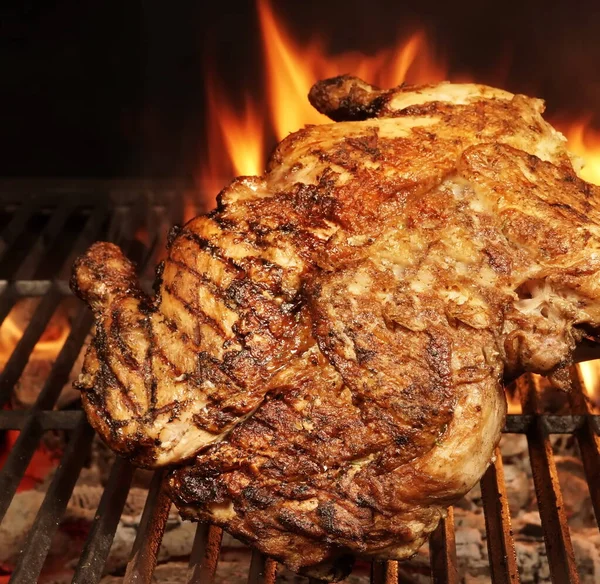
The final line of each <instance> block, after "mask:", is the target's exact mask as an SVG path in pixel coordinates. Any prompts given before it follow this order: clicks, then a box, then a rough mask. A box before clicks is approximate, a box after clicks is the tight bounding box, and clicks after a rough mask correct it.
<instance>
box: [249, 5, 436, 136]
mask: <svg viewBox="0 0 600 584" xmlns="http://www.w3.org/2000/svg"><path fill="white" fill-rule="evenodd" d="M258 11H259V16H260V24H261V32H262V40H263V48H264V52H265V56H266V64H267V72H268V86H269V101H270V113H271V123H272V125H273V128H274V129H275V133H276V136H277V138H278V139H279V140H282V139H283V138H285V136H287V135H288V134H289V133H290V132H295V131H296V130H298V129H300V128H302V127H303V126H305V125H307V124H323V123H326V122H328V121H329V120H328V118H326V117H325V116H324V115H322V114H320V113H319V112H317V111H316V110H315V109H314V108H313V107H312V106H311V105H310V104H309V102H308V100H307V95H308V92H309V90H310V88H311V87H312V85H313V84H314V83H315V81H318V80H319V79H325V78H327V77H335V76H336V75H342V74H344V73H352V75H356V76H357V77H361V78H363V79H366V80H368V81H369V82H371V83H373V84H375V85H380V86H381V87H394V86H396V85H399V84H400V83H403V82H405V81H408V82H410V83H431V82H435V81H443V80H444V79H445V77H446V74H447V67H446V66H445V64H444V63H443V62H441V61H440V60H439V59H437V58H436V57H435V55H434V51H433V49H432V48H431V46H430V45H429V44H428V42H427V38H426V36H425V34H424V32H423V31H417V32H416V33H414V34H413V35H412V36H411V37H410V38H409V39H408V40H407V41H404V42H401V43H398V45H397V46H396V47H394V48H392V49H384V50H381V51H379V52H377V53H376V54H375V55H364V54H362V53H359V52H356V51H353V52H346V53H342V54H340V55H328V54H327V53H326V50H325V47H324V45H323V43H322V42H321V41H319V40H318V39H315V40H313V41H311V42H309V43H308V44H307V46H305V47H300V46H299V45H298V44H297V43H296V42H295V41H294V40H293V38H292V37H291V36H290V34H289V33H288V32H287V31H285V30H284V28H283V27H282V25H281V23H279V22H278V21H277V19H276V18H275V15H274V13H273V10H272V8H271V5H270V4H269V2H268V1H267V0H259V3H258Z"/></svg>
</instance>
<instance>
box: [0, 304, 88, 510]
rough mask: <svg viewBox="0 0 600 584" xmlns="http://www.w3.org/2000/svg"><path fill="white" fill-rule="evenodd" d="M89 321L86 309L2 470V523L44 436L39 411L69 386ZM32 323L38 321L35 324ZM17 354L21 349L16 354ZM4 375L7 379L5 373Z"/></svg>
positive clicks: (68, 338) (0, 489)
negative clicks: (72, 369) (68, 381)
mask: <svg viewBox="0 0 600 584" xmlns="http://www.w3.org/2000/svg"><path fill="white" fill-rule="evenodd" d="M36 314H37V311H36ZM90 318H91V317H90V315H89V314H88V313H87V311H86V310H85V309H82V310H81V311H80V313H79V318H78V319H77V321H76V323H75V325H74V326H73V328H72V329H71V332H70V333H69V336H68V337H67V340H66V341H65V344H64V345H63V347H62V349H61V351H60V353H59V355H58V357H57V359H56V361H55V363H54V366H53V367H52V370H51V372H50V375H49V376H48V379H47V380H46V383H45V384H44V387H43V389H42V391H41V393H40V395H39V397H38V399H37V400H36V403H35V404H34V406H33V407H32V408H31V409H30V410H29V417H28V419H27V420H26V421H25V423H24V425H23V428H22V430H21V433H20V434H19V437H18V438H17V441H16V443H15V445H14V447H13V449H12V450H11V452H10V454H9V455H8V459H7V460H6V462H5V464H4V466H3V467H2V469H1V470H0V493H2V498H0V522H2V519H4V515H5V514H6V510H7V509H8V506H9V505H10V501H11V500H12V498H13V496H14V494H15V493H16V491H17V487H18V486H19V482H20V481H21V479H22V478H23V475H24V474H25V471H26V470H27V466H28V464H29V461H30V460H31V457H32V456H33V453H34V452H35V449H36V448H37V445H38V442H39V441H40V438H41V436H42V434H43V432H44V427H43V425H42V424H41V423H40V420H39V419H38V413H39V412H40V410H43V409H50V408H52V406H53V405H54V402H55V401H56V399H57V398H58V395H59V393H60V391H61V389H62V388H63V386H64V384H65V383H66V382H67V380H68V378H69V372H70V371H71V368H72V367H73V364H74V362H75V360H76V359H77V355H78V354H79V350H80V349H81V346H82V344H83V341H84V340H85V336H86V334H87V331H88V330H89V327H90ZM33 322H37V321H35V320H32V323H33ZM30 326H31V325H30ZM28 330H29V328H28ZM17 350H18V347H17V349H16V350H15V352H16V351H17ZM13 355H14V353H13ZM5 372H6V370H5ZM2 375H3V376H4V373H3V374H2ZM17 379H18V377H17ZM10 387H12V385H11V386H10Z"/></svg>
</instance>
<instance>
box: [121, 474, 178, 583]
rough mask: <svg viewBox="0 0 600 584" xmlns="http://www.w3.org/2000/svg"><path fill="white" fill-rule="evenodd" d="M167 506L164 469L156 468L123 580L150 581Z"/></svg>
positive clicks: (168, 504) (164, 523) (169, 503)
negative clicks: (157, 469)
mask: <svg viewBox="0 0 600 584" xmlns="http://www.w3.org/2000/svg"><path fill="white" fill-rule="evenodd" d="M170 508H171V501H170V499H169V497H168V496H167V493H166V490H165V483H164V471H157V472H155V473H154V477H153V478H152V483H151V484H150V489H149V491H148V498H147V499H146V504H145V505H144V512H143V513H142V520H141V521H140V525H139V528H138V532H137V535H136V538H135V542H134V543H133V547H132V549H131V555H130V560H129V563H128V564H127V570H126V572H125V578H124V579H123V583H124V584H134V583H135V584H138V583H139V584H149V583H150V582H151V581H152V573H153V572H154V567H155V566H156V556H157V554H158V550H159V548H160V542H161V540H162V536H163V533H164V531H165V527H166V525H167V518H168V516H169V509H170Z"/></svg>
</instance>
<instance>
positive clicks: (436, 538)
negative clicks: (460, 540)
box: [429, 507, 458, 584]
mask: <svg viewBox="0 0 600 584" xmlns="http://www.w3.org/2000/svg"><path fill="white" fill-rule="evenodd" d="M429 556H430V562H431V572H432V582H433V583H434V584H458V568H457V560H456V542H455V540H454V510H453V509H452V507H449V508H448V515H447V516H446V517H445V518H443V519H442V520H441V521H440V524H439V525H438V526H437V528H436V530H435V531H434V532H433V533H432V534H431V537H430V539H429Z"/></svg>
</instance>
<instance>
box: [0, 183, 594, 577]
mask: <svg viewBox="0 0 600 584" xmlns="http://www.w3.org/2000/svg"><path fill="white" fill-rule="evenodd" d="M36 188H39V187H36ZM9 190H10V191H11V192H12V194H9V195H4V196H3V198H2V205H1V206H2V209H1V211H0V212H1V213H3V215H2V217H1V219H2V222H0V226H2V227H1V229H2V231H1V233H0V322H3V321H4V319H5V318H6V316H7V315H8V314H9V312H10V310H11V309H12V307H13V306H14V305H15V303H16V302H17V301H18V300H19V299H20V298H23V297H29V296H37V297H39V298H40V299H41V301H40V303H39V304H38V306H37V308H36V310H35V313H34V315H33V317H32V319H31V322H30V323H29V325H28V326H27V328H26V330H25V332H24V334H23V337H22V338H21V340H20V341H19V342H18V344H17V346H16V347H15V349H14V351H13V352H12V354H11V355H10V358H9V360H8V362H7V363H6V366H5V368H4V370H3V371H2V373H1V374H0V408H2V407H4V406H5V405H6V404H7V402H8V400H9V399H10V395H11V392H12V390H13V387H14V385H15V383H16V382H17V381H18V380H19V377H20V376H21V374H22V372H23V370H24V368H25V365H26V364H27V361H28V358H29V356H30V354H31V352H32V350H33V348H34V347H35V345H36V342H37V341H38V340H39V338H40V336H41V335H42V333H43V331H44V329H45V327H46V325H47V324H48V322H49V320H50V318H51V316H52V314H53V313H54V311H55V310H56V309H57V307H58V305H59V303H60V301H61V299H62V298H63V297H65V296H67V295H69V294H70V291H69V289H68V278H69V272H70V266H71V263H72V261H73V259H74V257H75V256H76V255H77V254H79V253H81V252H82V251H83V250H84V249H85V248H86V247H87V246H88V245H89V244H90V243H91V242H92V241H94V240H96V239H98V238H105V239H109V240H112V241H115V242H118V243H120V244H121V245H122V246H123V247H124V249H125V250H126V252H127V253H128V254H129V256H130V257H131V258H132V259H134V260H135V261H137V262H138V265H139V266H140V273H141V277H142V281H143V282H144V287H145V288H149V287H150V286H151V281H152V269H153V265H152V264H153V261H152V260H153V251H154V250H155V249H157V247H160V245H161V241H162V239H161V238H163V237H164V234H165V233H166V230H167V228H168V226H170V225H171V224H173V223H176V222H180V221H181V219H182V214H183V209H182V201H183V197H182V194H181V188H180V187H177V188H175V187H170V188H165V189H163V190H162V192H161V193H160V194H159V195H156V193H155V191H148V190H146V189H144V188H142V187H138V188H132V186H131V185H127V186H126V187H123V186H121V187H119V188H116V187H115V185H111V186H110V188H107V186H106V185H98V184H93V185H87V186H86V187H85V188H82V187H81V186H80V185H79V186H72V187H69V188H67V189H65V188H64V186H63V187H62V188H60V189H57V188H50V189H48V188H47V187H45V189H44V190H45V191H50V192H49V193H46V194H44V195H43V196H42V195H39V194H36V196H35V197H34V196H26V195H25V193H26V192H27V190H29V191H30V189H26V190H24V189H23V187H22V185H20V188H19V189H17V190H14V189H12V190H11V189H9ZM40 224H42V225H43V227H42V228H41V230H40V229H39V225H40ZM73 226H75V227H73ZM67 227H68V228H67ZM140 229H142V230H145V231H144V233H145V237H144V238H143V239H145V240H146V244H145V245H142V244H141V243H140V242H139V241H137V240H136V238H135V234H136V233H138V232H139V230H140ZM65 241H66V243H65ZM91 324H92V319H91V315H90V313H89V312H88V311H87V309H85V308H83V307H81V308H80V310H79V312H78V314H77V316H76V318H75V319H74V322H73V325H72V328H71V332H70V334H69V337H68V339H67V341H66V342H65V344H64V346H63V348H62V350H61V352H60V354H59V355H58V357H57V359H56V361H55V363H54V364H53V367H52V370H51V372H50V374H49V376H48V377H47V379H46V380H45V382H44V385H43V387H42V389H41V392H40V394H39V397H38V399H37V401H36V403H35V405H34V406H33V407H32V408H30V409H29V410H26V411H10V410H1V409H0V432H1V431H3V430H19V431H20V434H19V437H18V440H17V442H16V444H15V445H14V447H13V448H12V450H11V452H10V453H9V455H8V458H7V460H6V461H5V463H4V465H3V466H2V468H1V469H0V521H2V520H3V519H4V516H5V514H6V511H7V509H8V507H9V505H10V503H11V501H12V499H13V496H14V494H15V493H16V490H17V487H18V485H19V482H20V481H21V479H22V478H23V475H24V473H25V471H26V469H27V466H28V463H29V461H30V460H31V457H32V455H33V453H34V451H35V450H36V448H37V447H38V444H39V442H40V440H41V437H42V435H43V433H44V432H45V431H47V430H67V431H69V432H70V433H71V439H70V440H69V442H68V446H67V448H66V450H65V452H64V454H63V457H62V460H61V462H60V465H59V467H58V469H57V472H56V473H55V475H54V477H53V480H52V482H51V484H50V486H49V488H48V490H47V493H46V496H45V499H44V501H43V503H42V505H41V508H40V509H39V512H38V514H37V517H36V519H35V522H34V524H33V527H32V528H31V530H30V532H29V534H28V537H27V541H26V543H25V545H24V547H23V550H22V552H21V555H20V558H19V560H18V563H17V565H16V567H15V570H14V572H13V574H12V578H11V582H15V583H30V582H36V581H37V580H38V577H39V575H40V573H41V570H42V568H43V565H44V561H45V559H46V556H47V554H48V551H49V549H50V544H51V541H52V538H53V536H54V534H55V532H56V530H57V528H58V525H59V523H60V518H61V516H62V514H63V513H64V511H65V509H66V506H67V503H68V500H69V497H70V495H71V493H72V491H73V488H74V485H75V482H76V480H77V478H78V476H79V473H80V471H81V469H82V466H83V464H84V463H85V458H86V456H87V454H88V452H89V449H90V446H91V443H92V439H93V437H94V434H93V430H92V429H91V428H90V426H89V425H88V424H87V422H86V419H85V416H84V414H83V412H82V411H80V410H69V411H53V409H52V408H53V406H54V404H55V402H56V400H57V398H58V395H59V393H60V391H61V388H62V387H63V386H64V384H65V383H66V382H67V380H68V378H69V373H70V371H71V369H72V367H73V365H74V363H75V360H76V359H77V356H78V354H79V352H80V350H81V347H82V345H83V343H84V341H85V337H86V335H87V333H88V331H89V329H90V326H91ZM573 377H574V390H573V392H572V394H571V395H570V406H571V414H569V415H564V416H549V415H543V414H541V413H540V404H539V403H538V401H537V398H536V391H535V388H534V385H533V380H532V378H531V377H527V376H525V377H522V378H521V379H519V380H518V381H517V389H518V393H519V396H520V399H521V404H522V409H523V414H522V415H509V416H508V419H507V421H506V426H505V428H504V431H505V432H506V433H518V434H526V435H527V440H528V445H529V456H530V461H531V466H532V471H533V477H534V484H535V491H536V496H537V501H538V506H539V511H540V516H541V519H542V529H543V533H544V539H545V544H546V549H547V555H548V561H549V566H550V572H551V578H552V581H553V582H556V583H561V584H562V583H567V582H572V583H576V582H578V581H579V578H578V575H577V569H576V565H575V560H574V555H573V547H572V544H571V539H570V535H569V528H568V526H567V519H566V515H565V512H564V508H563V504H562V495H561V490H560V486H559V483H558V478H557V471H556V466H555V463H554V455H553V452H552V446H551V443H550V435H551V434H563V433H566V434H572V435H574V436H576V439H577V441H578V444H579V447H580V451H581V453H582V460H583V464H584V468H585V473H586V476H587V480H588V486H589V491H590V496H591V500H592V504H593V508H594V511H595V514H596V518H599V517H600V437H599V428H600V416H597V415H593V414H592V412H591V410H590V408H589V405H588V402H587V400H586V399H585V397H584V393H583V389H582V384H581V381H580V379H579V377H578V376H577V373H576V371H574V372H573ZM133 470H134V469H133V467H132V466H131V465H130V464H129V463H128V462H127V461H125V460H122V459H117V460H116V462H115V464H114V466H113V468H112V470H111V473H110V477H109V480H108V483H107V485H106V487H105V489H104V493H103V496H102V498H101V500H100V504H99V507H98V509H97V512H96V515H95V519H94V522H93V524H92V527H91V530H90V532H89V535H88V537H87V540H86V543H85V545H84V548H83V551H82V553H81V556H80V558H79V562H78V564H77V567H76V570H75V575H74V578H73V582H75V583H92V582H98V581H99V580H100V578H101V576H102V572H103V569H104V565H105V562H106V560H107V557H108V555H109V552H110V548H111V544H112V541H113V537H114V534H115V530H116V528H117V525H118V522H119V518H120V516H121V513H122V511H123V508H124V505H125V501H126V498H127V494H128V491H129V488H130V485H131V481H132V477H133ZM481 491H482V499H483V506H484V514H485V523H486V530H487V545H488V552H489V561H490V570H491V574H492V579H493V582H495V583H502V584H504V583H507V584H508V583H514V582H518V581H519V576H518V570H517V564H516V557H515V545H514V541H513V537H512V532H511V524H510V514H509V508H508V502H507V493H506V488H505V484H504V475H503V466H502V456H501V453H500V450H499V449H498V450H497V451H496V458H495V461H494V463H493V464H492V465H491V466H490V467H489V469H488V470H487V472H486V474H485V476H484V477H483V478H482V480H481ZM169 508H170V502H169V500H168V498H167V497H166V495H165V492H164V488H163V473H161V472H157V473H155V474H154V478H153V480H152V483H151V486H150V490H149V494H148V498H147V501H146V505H145V509H144V512H143V516H142V520H141V523H140V527H139V530H138V533H137V538H136V540H135V543H134V546H133V548H132V550H131V555H130V561H129V564H128V567H127V570H126V574H125V577H124V581H125V582H127V583H132V582H149V581H150V580H151V578H152V573H153V570H154V567H155V564H156V557H157V553H158V550H159V548H160V543H161V539H162V535H163V533H164V530H165V526H166V522H167V515H168V512H169ZM222 535H223V533H222V530H221V529H219V528H217V527H212V526H207V525H199V526H198V528H197V530H196V536H195V539H194V543H193V548H192V554H191V558H190V561H189V571H188V582H189V583H190V584H191V583H206V582H210V581H211V579H212V578H213V577H214V575H215V572H216V569H217V564H218V561H219V553H220V547H221V540H222ZM430 563H431V570H432V577H433V581H434V582H436V583H440V584H442V583H448V584H451V583H455V582H458V571H457V558H456V546H455V540H454V522H453V513H452V510H450V512H449V514H448V517H447V518H446V519H445V520H444V521H442V522H441V524H440V525H439V527H438V529H437V530H436V532H435V533H434V534H433V536H432V537H431V541H430ZM276 577H277V565H276V563H275V562H273V561H272V560H270V559H266V558H264V557H263V556H261V555H260V554H259V553H257V552H254V553H253V554H252V560H251V565H250V569H249V573H248V582H249V583H251V584H258V583H265V584H267V583H274V582H275V581H276ZM371 581H372V582H373V583H377V584H383V583H386V584H390V583H392V582H394V583H396V582H399V570H398V565H397V563H396V562H381V563H374V564H373V565H372V568H371ZM311 582H316V581H313V580H311Z"/></svg>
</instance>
